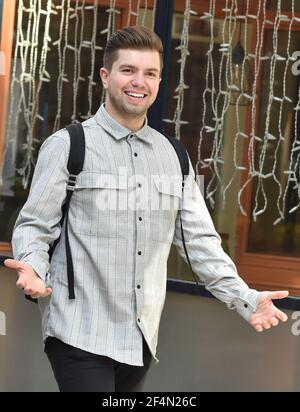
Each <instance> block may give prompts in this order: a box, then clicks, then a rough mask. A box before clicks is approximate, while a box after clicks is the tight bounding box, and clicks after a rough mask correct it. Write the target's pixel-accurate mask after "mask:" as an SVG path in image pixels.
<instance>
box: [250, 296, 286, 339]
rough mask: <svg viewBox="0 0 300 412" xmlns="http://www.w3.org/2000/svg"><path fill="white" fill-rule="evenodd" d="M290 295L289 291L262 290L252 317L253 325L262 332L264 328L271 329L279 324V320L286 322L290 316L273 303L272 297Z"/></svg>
mask: <svg viewBox="0 0 300 412" xmlns="http://www.w3.org/2000/svg"><path fill="white" fill-rule="evenodd" d="M288 295H289V292H288V291H284V290H282V291H278V292H262V293H261V294H260V298H259V301H258V305H257V309H256V312H255V313H253V314H252V315H251V317H250V323H251V325H252V326H253V327H254V328H255V329H256V330H257V332H262V331H263V330H264V329H270V328H271V327H272V326H277V325H278V323H279V321H280V320H281V321H282V322H286V321H287V319H288V317H287V315H286V314H285V313H284V312H282V311H281V310H279V309H277V308H276V306H274V305H273V302H272V299H283V298H286V297H287V296H288Z"/></svg>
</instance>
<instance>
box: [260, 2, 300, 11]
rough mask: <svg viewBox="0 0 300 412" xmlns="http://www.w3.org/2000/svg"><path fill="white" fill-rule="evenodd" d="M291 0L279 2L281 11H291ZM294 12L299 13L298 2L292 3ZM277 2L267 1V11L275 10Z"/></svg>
mask: <svg viewBox="0 0 300 412" xmlns="http://www.w3.org/2000/svg"><path fill="white" fill-rule="evenodd" d="M292 4H293V0H281V10H284V11H291V10H292ZM294 4H295V11H300V4H299V1H294ZM277 5H278V0H268V1H267V10H275V11H276V10H277Z"/></svg>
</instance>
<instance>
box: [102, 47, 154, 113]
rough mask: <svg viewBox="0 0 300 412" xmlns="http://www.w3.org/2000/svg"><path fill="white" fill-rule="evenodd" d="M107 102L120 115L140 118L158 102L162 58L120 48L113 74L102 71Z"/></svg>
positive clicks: (152, 53)
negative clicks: (156, 100)
mask: <svg viewBox="0 0 300 412" xmlns="http://www.w3.org/2000/svg"><path fill="white" fill-rule="evenodd" d="M100 76H101V79H102V83H103V87H104V89H105V90H106V100H105V103H106V104H107V105H109V106H110V108H111V109H112V110H113V111H114V112H115V113H116V114H118V115H120V116H130V117H141V116H143V115H145V114H146V113H147V110H148V109H149V107H150V106H151V105H152V103H153V102H154V101H155V99H156V96H157V93H158V88H159V83H160V56H159V53H158V52H157V51H154V50H131V49H124V50H123V49H121V50H119V51H118V58H117V60H115V61H114V63H113V65H112V68H111V71H110V72H109V71H108V70H107V69H105V68H101V70H100Z"/></svg>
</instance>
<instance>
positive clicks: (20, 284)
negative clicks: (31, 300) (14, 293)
mask: <svg viewBox="0 0 300 412" xmlns="http://www.w3.org/2000/svg"><path fill="white" fill-rule="evenodd" d="M16 286H17V288H18V289H25V287H26V282H24V280H20V279H19V280H18V281H17V282H16Z"/></svg>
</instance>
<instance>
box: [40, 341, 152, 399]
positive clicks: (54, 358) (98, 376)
mask: <svg viewBox="0 0 300 412" xmlns="http://www.w3.org/2000/svg"><path fill="white" fill-rule="evenodd" d="M45 353H46V355H47V357H48V359H49V361H50V363H51V366H52V369H53V372H54V376H55V379H56V382H57V384H58V387H59V390H60V392H142V389H143V384H144V380H145V376H146V373H147V371H148V369H149V367H150V364H151V361H152V355H151V353H150V351H149V348H148V345H147V343H146V341H145V340H144V339H143V360H144V366H132V365H127V364H124V363H120V362H117V361H115V360H114V359H111V358H109V357H107V356H101V355H95V354H93V353H89V352H86V351H84V350H81V349H78V348H74V347H73V346H70V345H67V344H66V343H64V342H62V341H61V340H59V339H57V338H53V337H49V338H47V340H46V343H45Z"/></svg>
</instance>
